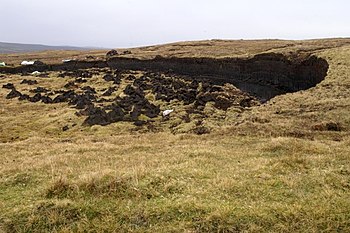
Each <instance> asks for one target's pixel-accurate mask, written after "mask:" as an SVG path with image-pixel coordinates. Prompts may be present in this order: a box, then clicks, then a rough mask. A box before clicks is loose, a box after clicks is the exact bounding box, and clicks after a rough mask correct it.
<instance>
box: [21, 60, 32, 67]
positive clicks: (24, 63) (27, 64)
mask: <svg viewBox="0 0 350 233" xmlns="http://www.w3.org/2000/svg"><path fill="white" fill-rule="evenodd" d="M34 62H35V61H22V62H21V65H22V66H30V65H34Z"/></svg>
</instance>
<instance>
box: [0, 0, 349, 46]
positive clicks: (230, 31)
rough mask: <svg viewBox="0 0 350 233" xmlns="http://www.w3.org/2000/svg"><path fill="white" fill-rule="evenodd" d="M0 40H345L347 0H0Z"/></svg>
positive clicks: (122, 42)
mask: <svg viewBox="0 0 350 233" xmlns="http://www.w3.org/2000/svg"><path fill="white" fill-rule="evenodd" d="M0 3H1V4H0V20H1V26H0V41H3V42H18V43H39V44H48V45H77V46H97V47H135V46H141V45H150V44H161V43H166V42H175V41H185V40H203V39H259V38H260V39H266V38H279V39H307V38H325V37H350V1H349V0H288V1H283V0H172V1H166V0H56V1H52V0H0Z"/></svg>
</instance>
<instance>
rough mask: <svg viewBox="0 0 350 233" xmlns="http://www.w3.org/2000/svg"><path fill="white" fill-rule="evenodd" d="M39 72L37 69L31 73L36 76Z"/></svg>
mask: <svg viewBox="0 0 350 233" xmlns="http://www.w3.org/2000/svg"><path fill="white" fill-rule="evenodd" d="M40 74H41V73H40V72H39V71H34V72H33V73H32V75H34V76H38V75H40Z"/></svg>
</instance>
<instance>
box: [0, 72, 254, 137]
mask: <svg viewBox="0 0 350 233" xmlns="http://www.w3.org/2000/svg"><path fill="white" fill-rule="evenodd" d="M48 76H49V77H46V78H45V79H51V80H52V81H51V83H56V82H57V81H61V82H62V80H66V81H65V84H64V85H63V87H62V86H59V85H58V86H57V87H55V88H52V87H51V88H50V89H49V88H46V87H42V86H38V82H39V83H40V77H39V78H36V79H30V80H28V79H24V80H23V81H22V82H21V84H20V85H14V84H13V83H7V84H6V85H3V88H7V89H9V90H10V91H9V93H8V94H7V96H6V98H7V99H18V100H20V101H29V102H32V103H37V102H42V103H45V104H58V103H66V104H67V105H68V106H70V107H72V108H75V109H76V115H77V116H79V117H84V122H83V125H85V126H93V125H102V126H105V125H109V124H113V123H116V122H133V123H134V125H135V126H137V127H141V126H147V128H152V129H154V128H157V126H159V125H160V124H162V122H164V121H169V120H170V119H171V117H172V115H175V116H176V117H177V118H180V119H181V122H183V123H186V124H188V123H190V122H191V121H192V120H193V119H195V121H196V123H195V124H194V125H195V126H196V127H194V129H192V130H194V132H197V133H199V134H202V133H206V132H208V129H206V128H203V127H202V128H201V127H200V126H201V124H200V123H198V122H202V121H203V120H204V119H206V118H210V115H208V114H207V113H206V112H205V107H206V106H207V104H209V103H210V104H211V105H212V107H213V108H215V109H217V110H218V111H223V112H225V111H227V110H228V109H229V108H231V107H236V108H240V109H244V108H246V107H251V106H255V105H259V104H260V103H259V101H258V100H257V99H256V98H255V97H253V96H251V95H249V94H248V93H245V92H243V91H241V90H239V89H237V88H236V87H234V86H233V85H231V84H222V85H217V84H213V83H212V82H210V81H209V80H201V81H197V80H191V79H190V78H189V77H186V76H178V75H169V74H164V73H161V72H147V71H133V70H116V69H115V70H112V69H88V70H74V71H64V72H48ZM93 83H102V84H103V85H104V88H100V87H93V86H90V85H89V84H92V85H93ZM25 84H27V85H28V88H29V91H21V88H20V87H21V86H23V85H25ZM106 87H107V88H106ZM26 90H28V89H26ZM168 108H173V110H174V113H172V114H171V115H170V116H163V115H162V112H163V111H164V110H167V109H168ZM194 116H195V117H194ZM181 122H180V123H177V126H178V125H180V124H181ZM65 130H67V129H65Z"/></svg>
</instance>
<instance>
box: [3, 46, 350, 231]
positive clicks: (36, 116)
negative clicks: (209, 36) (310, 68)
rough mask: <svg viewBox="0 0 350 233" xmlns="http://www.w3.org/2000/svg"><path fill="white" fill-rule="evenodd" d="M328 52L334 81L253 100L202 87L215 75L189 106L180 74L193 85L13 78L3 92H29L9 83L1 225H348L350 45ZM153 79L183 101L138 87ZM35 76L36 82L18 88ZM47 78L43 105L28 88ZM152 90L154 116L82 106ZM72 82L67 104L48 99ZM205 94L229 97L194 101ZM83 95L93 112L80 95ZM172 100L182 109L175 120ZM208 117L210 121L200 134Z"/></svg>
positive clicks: (99, 75) (95, 76) (124, 78)
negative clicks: (93, 114)
mask: <svg viewBox="0 0 350 233" xmlns="http://www.w3.org/2000/svg"><path fill="white" fill-rule="evenodd" d="M316 55H317V56H319V57H322V58H324V59H326V60H327V62H328V64H329V70H328V75H327V76H326V77H325V80H324V81H322V82H321V83H319V84H318V85H317V86H316V87H314V88H311V89H308V90H304V91H301V92H296V93H290V94H286V95H281V96H277V97H275V98H273V99H271V100H270V101H268V102H267V103H264V104H251V105H250V106H248V105H244V106H242V105H241V103H242V102H241V101H240V100H242V99H245V98H249V99H250V98H251V97H249V96H248V95H246V94H243V93H241V92H239V90H236V89H235V88H234V87H232V86H230V85H226V86H221V87H215V88H217V89H216V90H215V92H214V91H213V92H210V91H206V92H204V91H203V89H201V88H203V83H202V84H200V83H198V87H197V95H196V98H191V100H193V102H191V103H188V104H187V103H185V102H184V101H183V100H180V99H181V98H182V97H179V96H178V95H177V91H176V90H177V89H175V88H174V83H177V82H178V81H179V80H180V81H181V82H185V83H186V84H187V85H191V84H192V81H191V80H188V79H186V77H176V79H174V77H171V76H169V75H164V74H163V75H162V74H157V73H145V72H139V71H123V72H121V73H115V71H114V70H113V71H112V73H110V74H109V75H110V76H106V75H107V74H108V72H110V71H109V70H105V71H95V70H90V71H89V75H86V77H82V76H84V74H82V73H81V74H79V75H78V76H79V77H77V76H75V75H74V74H63V73H62V74H59V73H55V72H53V73H48V74H47V75H48V77H29V76H20V75H10V76H7V75H4V76H3V77H2V78H0V84H1V87H2V86H3V85H6V84H8V83H13V84H14V87H15V89H16V90H18V91H19V92H20V93H21V95H19V96H17V97H15V98H13V99H6V96H7V95H8V94H9V93H10V92H11V91H12V90H13V88H11V86H9V88H10V89H7V88H0V104H1V114H0V121H1V128H0V130H1V131H0V132H1V141H2V143H1V144H0V154H1V155H2V158H3V159H1V160H0V231H4V232H84V231H85V232H86V231H88V232H101V231H102V232H103V231H105V232H242V231H243V232H334V231H337V232H348V231H349V230H350V225H349V222H350V215H349V212H350V201H349V200H350V188H349V187H350V166H349V164H350V161H349V159H350V158H349V154H350V136H349V124H350V118H349V116H350V114H349V113H350V106H349V105H350V99H349V98H350V93H349V87H350V79H349V74H350V69H349V67H350V63H349V61H350V59H349V58H350V48H349V47H348V46H345V47H341V48H332V49H326V50H323V51H320V52H317V53H316ZM90 74H91V77H90ZM130 75H131V76H134V77H135V78H132V77H129V76H130ZM58 76H64V77H58ZM104 77H105V79H104ZM116 77H119V78H117V79H116ZM142 77H144V78H142ZM146 77H153V78H161V79H162V80H166V81H164V82H169V83H170V84H169V86H170V87H171V88H170V87H169V88H168V89H169V90H167V91H170V89H171V90H173V91H174V93H175V94H174V99H172V100H170V101H169V102H168V101H167V99H163V98H159V99H158V98H156V96H157V92H158V91H159V90H157V91H155V90H153V88H148V87H146V88H143V87H140V85H139V84H140V83H138V81H136V83H135V80H143V79H146ZM24 79H27V80H31V81H24V84H20V83H21V82H22V81H23V80H24ZM106 79H107V80H106ZM33 80H36V81H37V83H35V82H34V81H33ZM82 80H86V82H85V81H82ZM108 80H109V81H108ZM175 81H176V82H175ZM115 82H117V83H115ZM118 82H120V83H118ZM142 83H144V82H142ZM145 83H146V84H151V83H152V79H151V80H148V79H147V80H146V82H145ZM30 84H31V85H30ZM68 84H69V85H68ZM194 84H195V83H194ZM129 85H131V86H129ZM65 86H66V87H65ZM87 86H90V88H87ZM128 86H129V87H128ZM141 86H142V85H141ZM179 86H180V87H179V89H178V90H181V84H180V85H179ZM204 86H206V85H204ZM38 87H42V88H45V89H47V92H46V91H44V92H40V96H41V97H40V100H39V101H38V102H35V101H33V100H36V99H30V98H33V97H34V96H35V94H36V93H34V92H31V91H30V90H36V91H38V89H37V88H38ZM113 87H115V89H114V88H113ZM92 88H94V89H95V90H94V91H95V92H96V93H94V91H93V90H92ZM110 88H111V89H110ZM141 89H142V91H143V94H141V95H138V94H137V95H135V96H139V97H137V98H141V99H139V100H142V101H145V100H147V101H148V102H149V103H150V106H152V108H151V109H153V108H154V107H153V105H154V106H155V108H154V112H155V113H156V112H158V110H156V109H158V108H157V106H158V107H159V111H160V112H159V114H158V115H157V116H156V117H154V118H152V117H150V116H147V115H146V112H145V109H141V110H140V111H139V112H140V113H141V114H140V115H138V118H137V120H132V116H131V115H132V114H131V113H132V112H133V111H132V109H133V108H134V104H132V108H131V110H130V111H127V109H129V108H128V107H125V108H126V109H124V108H122V110H123V113H124V117H125V118H123V119H122V120H118V121H117V122H111V123H108V124H105V123H106V122H104V123H103V124H89V123H88V121H87V119H89V117H90V115H84V114H79V113H81V111H83V110H84V109H86V107H87V106H85V104H87V105H90V104H93V106H94V108H97V107H98V108H100V109H101V110H104V111H105V113H106V114H108V113H109V112H110V111H111V107H110V106H113V103H115V102H116V101H117V103H120V102H118V101H121V100H122V99H123V98H127V99H128V100H130V96H134V94H135V92H137V93H138V92H139V91H138V90H140V91H141ZM192 89H193V90H194V89H195V88H192ZM70 90H72V91H74V93H75V94H74V95H73V94H72V96H70V95H69V96H68V98H66V99H65V100H64V101H59V102H57V103H44V102H42V98H43V97H42V96H46V97H49V98H50V99H51V100H52V101H53V102H55V101H54V99H55V98H56V97H57V96H62V95H63V97H64V94H65V93H67V91H70ZM233 90H235V91H236V92H234V93H236V94H239V95H233V96H234V97H236V96H237V98H232V99H237V101H232V102H230V105H225V106H228V107H227V109H225V108H222V107H218V106H220V105H216V101H215V97H217V96H220V95H221V96H222V95H223V96H225V97H226V98H227V95H228V93H232V92H233ZM40 91H43V90H42V89H41V90H40ZM63 91H64V92H63ZM50 92H52V95H50ZM56 92H57V93H56ZM106 92H108V93H106ZM125 92H126V93H125ZM141 93H142V92H141ZM186 93H188V92H186ZM205 93H210V95H212V94H213V93H217V94H218V95H214V97H213V98H212V99H210V101H208V102H206V103H205V104H203V105H198V106H196V102H197V101H199V99H198V97H199V96H201V95H204V94H205ZM25 94H27V95H28V96H29V97H26V98H27V99H25V100H22V101H21V100H18V98H20V97H21V96H23V95H25ZM104 94H111V95H110V96H109V95H104ZM167 94H168V92H167ZM78 95H79V96H80V97H79V98H82V99H83V100H84V101H82V102H83V103H82V106H84V108H79V107H78V103H77V102H78V101H72V100H76V98H77V96H78ZM90 95H93V96H94V98H90V97H91V96H90ZM82 96H89V98H88V99H89V100H91V99H92V101H91V103H90V101H85V97H84V98H83V97H82ZM118 96H119V98H117V97H118ZM161 96H162V95H160V96H159V97H161ZM164 96H165V95H164ZM71 97H72V98H71ZM175 97H176V98H175ZM238 97H239V98H238ZM95 98H96V99H95ZM179 98H180V99H179ZM37 99H39V98H38V97H37ZM44 99H45V98H44ZM58 99H63V98H60V97H59V98H58ZM101 99H105V100H102V101H101ZM131 99H133V98H131ZM230 99H231V98H229V100H230ZM232 99H231V100H232ZM31 100H32V101H31ZM78 100H81V99H78ZM250 101H251V103H255V101H254V98H253V99H250ZM47 102H51V101H47ZM127 102H128V103H133V101H131V100H130V101H127ZM151 104H153V105H151ZM128 105H129V104H128ZM198 107H199V108H198ZM170 108H174V109H175V112H174V113H173V114H172V115H170V118H169V119H163V118H162V116H161V115H160V113H161V111H162V110H165V109H170ZM188 109H190V110H191V109H199V112H193V113H192V112H188V111H187V110H188ZM77 113H78V114H77ZM187 114H189V115H188V118H187V117H186V115H187ZM101 115H102V116H105V115H104V113H103V114H101ZM183 117H184V118H183ZM101 119H103V117H101ZM188 120H189V122H186V121H188ZM139 121H141V122H142V125H138V123H140V122H139ZM84 122H85V123H84ZM135 123H136V125H135ZM197 124H198V125H197ZM149 125H152V127H149ZM65 126H67V127H68V128H67V127H65ZM198 126H201V127H205V128H206V129H209V130H208V131H203V132H205V133H204V134H201V135H198V134H197V133H198V132H196V131H195V130H194V129H196V128H197V127H198Z"/></svg>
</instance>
